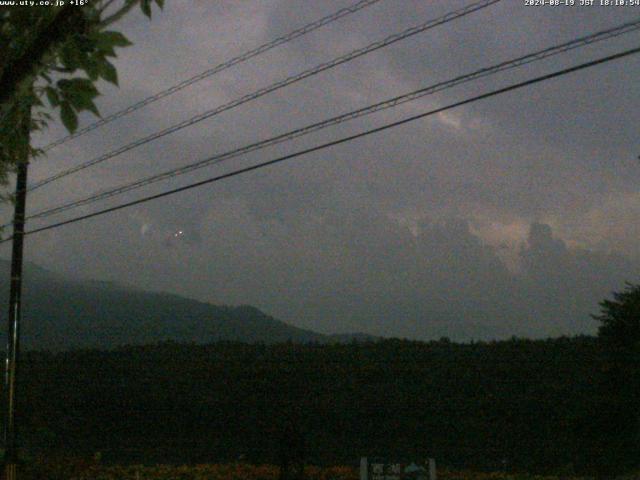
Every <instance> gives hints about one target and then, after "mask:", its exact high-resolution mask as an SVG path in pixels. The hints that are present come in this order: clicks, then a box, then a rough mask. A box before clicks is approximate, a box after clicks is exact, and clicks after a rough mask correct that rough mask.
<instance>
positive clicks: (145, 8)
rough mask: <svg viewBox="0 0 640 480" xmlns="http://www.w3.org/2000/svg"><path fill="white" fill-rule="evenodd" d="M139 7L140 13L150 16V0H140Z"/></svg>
mask: <svg viewBox="0 0 640 480" xmlns="http://www.w3.org/2000/svg"><path fill="white" fill-rule="evenodd" d="M140 9H141V10H142V13H144V14H145V15H146V16H147V17H149V18H151V0H141V2H140Z"/></svg>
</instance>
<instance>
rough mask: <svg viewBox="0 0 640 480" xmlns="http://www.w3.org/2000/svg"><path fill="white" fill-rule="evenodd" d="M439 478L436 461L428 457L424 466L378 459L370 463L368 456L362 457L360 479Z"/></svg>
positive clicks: (404, 479) (433, 479) (416, 479)
mask: <svg viewBox="0 0 640 480" xmlns="http://www.w3.org/2000/svg"><path fill="white" fill-rule="evenodd" d="M426 479H428V480H437V473H436V461H435V459H433V458H429V459H427V461H426V462H424V466H422V465H419V464H416V463H411V464H409V465H406V464H400V463H392V462H390V461H389V460H376V461H372V462H371V463H369V458H368V457H361V458H360V480H426Z"/></svg>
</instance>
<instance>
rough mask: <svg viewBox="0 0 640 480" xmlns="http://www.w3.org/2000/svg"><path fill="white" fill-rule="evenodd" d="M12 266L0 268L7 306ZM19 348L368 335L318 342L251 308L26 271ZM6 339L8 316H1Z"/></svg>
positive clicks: (1, 291)
mask: <svg viewBox="0 0 640 480" xmlns="http://www.w3.org/2000/svg"><path fill="white" fill-rule="evenodd" d="M9 266H10V264H9V263H8V262H6V261H4V260H2V261H0V275H2V279H1V280H0V294H1V295H2V298H3V300H4V302H5V303H3V305H5V304H6V299H7V298H8V288H7V284H8V283H7V279H8V278H9ZM24 285H25V286H24V305H23V323H22V342H23V343H22V344H23V346H25V347H26V348H28V349H49V350H60V349H67V348H78V347H79V348H84V347H100V348H110V347H114V346H119V345H127V344H149V343H157V342H160V341H176V342H197V343H208V342H213V341H216V340H238V341H244V342H251V343H252V342H265V343H274V342H284V341H289V340H291V341H294V342H322V343H326V342H333V341H349V340H351V338H356V339H358V338H371V337H368V336H366V335H362V334H356V335H354V336H353V337H352V336H351V335H336V336H331V335H322V334H319V333H316V332H313V331H310V330H304V329H301V328H297V327H294V326H292V325H288V324H286V323H284V322H281V321H279V320H277V319H275V318H273V317H271V316H269V315H267V314H265V313H263V312H262V311H260V310H258V309H257V308H254V307H251V306H237V307H232V306H216V305H210V304H206V303H202V302H198V301H196V300H191V299H187V298H184V297H180V296H178V295H172V294H167V293H154V292H145V291H141V290H137V289H133V288H131V287H127V286H123V285H119V284H116V283H111V282H99V281H78V280H70V279H68V278H65V277H64V276H61V275H58V274H55V273H52V272H49V271H47V270H45V269H43V268H40V267H38V266H37V265H34V264H26V265H25V282H24ZM0 318H1V321H2V322H3V323H2V335H3V341H4V338H6V337H4V332H5V331H6V308H3V309H2V314H1V315H0Z"/></svg>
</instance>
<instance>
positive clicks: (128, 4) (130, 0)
mask: <svg viewBox="0 0 640 480" xmlns="http://www.w3.org/2000/svg"><path fill="white" fill-rule="evenodd" d="M138 3H140V0H126V1H125V3H124V5H123V6H122V7H121V8H120V10H117V11H116V12H114V13H113V14H112V15H110V16H108V17H107V18H105V19H104V20H103V21H101V22H100V25H99V27H98V28H104V27H107V26H109V25H111V24H112V23H115V22H117V21H118V20H120V19H121V18H122V17H124V16H125V15H126V14H127V13H129V11H130V10H131V9H132V8H133V7H135V6H136V5H137V4H138Z"/></svg>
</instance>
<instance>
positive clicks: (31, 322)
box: [0, 221, 638, 350]
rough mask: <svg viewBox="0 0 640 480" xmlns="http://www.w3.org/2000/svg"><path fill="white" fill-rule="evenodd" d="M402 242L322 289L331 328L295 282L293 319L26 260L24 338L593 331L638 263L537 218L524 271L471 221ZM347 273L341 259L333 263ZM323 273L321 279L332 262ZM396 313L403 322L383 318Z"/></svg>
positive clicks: (57, 344) (0, 267)
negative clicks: (602, 305) (313, 314)
mask: <svg viewBox="0 0 640 480" xmlns="http://www.w3.org/2000/svg"><path fill="white" fill-rule="evenodd" d="M369 229H370V235H369V238H370V239H371V241H374V239H375V241H377V242H382V241H389V240H390V238H388V237H385V235H384V230H382V228H381V225H380V224H376V223H374V222H372V223H370V224H369ZM396 242H397V243H398V244H394V245H391V246H390V247H389V248H388V249H387V255H386V256H376V257H372V256H367V253H366V248H367V246H366V245H360V247H362V248H365V250H362V251H359V250H358V248H355V249H354V251H353V252H352V253H354V254H357V255H355V256H354V257H353V258H352V259H351V261H357V259H358V258H360V259H362V260H364V259H366V260H367V262H366V263H361V268H360V269H359V270H358V272H359V274H358V276H354V277H351V279H350V278H349V277H347V276H346V275H347V272H346V271H343V272H342V276H341V278H342V280H341V282H343V283H344V282H346V283H349V281H351V282H352V283H354V284H355V282H358V281H359V279H360V280H361V279H367V280H368V281H367V283H363V284H361V286H360V288H362V289H365V290H364V293H363V294H361V295H354V291H353V290H351V289H348V288H345V289H343V290H340V291H334V292H333V296H331V297H330V298H327V296H326V295H325V294H326V291H322V290H318V292H317V295H318V297H319V298H320V299H321V300H319V301H325V302H326V301H330V302H332V304H333V305H335V308H334V310H333V311H334V312H335V317H334V322H333V323H334V324H335V325H336V329H335V330H334V331H333V332H326V330H325V332H324V333H318V332H316V331H314V330H313V329H305V328H301V327H302V325H304V321H305V318H304V311H303V310H301V309H300V308H299V305H296V302H297V299H296V298H295V296H294V294H293V293H291V294H288V295H283V297H282V298H281V299H280V300H279V301H280V302H281V303H283V304H285V303H286V302H290V303H291V305H292V308H291V310H292V312H299V315H300V318H299V320H298V321H290V323H289V322H288V323H285V322H282V321H280V320H277V319H276V318H273V317H272V316H270V315H268V314H265V313H264V312H263V311H261V310H260V309H258V308H255V307H251V306H236V307H232V306H217V305H213V304H211V303H206V302H200V301H197V300H193V299H189V298H185V297H182V296H179V295H175V294H168V293H154V292H149V291H143V290H139V289H136V288H134V287H129V286H125V285H123V284H119V283H118V282H99V281H91V280H78V279H71V278H70V277H68V276H65V275H61V274H56V273H52V272H50V271H48V270H45V269H42V268H40V267H38V266H36V265H33V264H27V265H26V267H25V276H26V278H25V283H24V322H23V330H22V333H23V339H24V340H23V341H24V345H25V346H26V347H27V348H44V349H54V350H57V349H64V348H70V347H101V348H108V347H112V346H117V345H123V344H144V343H156V342H159V341H166V340H172V341H177V342H198V343H207V342H212V341H216V340H240V341H246V342H266V343H272V342H280V341H287V340H292V341H294V342H309V341H317V342H330V341H350V340H351V339H353V338H356V339H362V338H370V337H367V334H372V335H373V334H381V335H383V336H396V337H406V338H415V339H438V338H440V337H442V336H447V337H450V338H451V339H452V340H455V341H469V340H472V339H476V340H488V339H502V338H509V337H511V336H513V335H516V336H521V337H532V338H540V337H546V336H559V335H576V334H593V333H595V331H596V327H597V324H596V322H595V321H594V320H593V319H592V318H591V317H590V314H592V313H596V312H597V310H598V302H600V301H601V300H602V299H604V298H605V297H607V296H608V295H609V294H610V293H611V292H612V291H614V290H620V289H622V288H623V287H624V282H625V281H634V280H635V278H637V274H636V272H637V271H638V266H637V265H636V264H635V263H634V262H633V261H631V260H629V259H628V258H625V257H623V256H620V255H613V254H604V253H598V252H593V251H588V250H585V249H580V248H577V247H569V246H567V244H566V243H565V242H564V241H563V240H562V239H560V238H557V237H555V236H554V235H553V232H552V231H551V228H550V227H549V226H548V225H545V224H533V225H532V226H531V228H530V232H529V236H528V240H527V243H526V245H522V246H521V248H520V250H519V255H518V259H517V260H518V267H517V269H516V270H514V269H509V268H507V266H506V263H505V261H503V259H501V258H500V256H499V254H500V249H499V248H496V247H491V246H489V245H486V244H484V243H483V242H482V241H481V240H480V239H479V238H478V237H477V236H476V235H474V234H473V233H472V232H471V230H470V227H469V225H468V224H467V223H465V222H462V221H450V222H445V223H440V224H438V223H432V224H429V225H424V226H423V227H422V229H421V232H420V234H419V235H417V236H416V237H415V238H413V241H412V237H411V236H410V235H407V236H405V237H400V238H396ZM356 247H357V246H356ZM449 252H453V254H451V253H449ZM347 268H348V267H347ZM354 271H355V270H354ZM339 273H341V272H340V267H336V270H335V272H334V274H339ZM317 275H318V277H319V278H321V277H322V271H319V273H317ZM8 278H9V264H8V262H6V261H0V295H2V299H3V302H4V305H5V307H3V308H2V309H1V310H0V315H1V317H0V318H1V319H2V322H3V327H2V330H5V328H6V327H5V326H4V325H5V323H4V322H5V319H6V299H7V298H8V292H7V279H8ZM385 278H386V279H387V281H386V282H385ZM334 290H335V289H334ZM347 306H350V308H348V309H347ZM341 312H343V313H341ZM344 312H346V314H345V313H344ZM347 316H350V317H349V318H348V317H347ZM289 318H291V315H290V316H289ZM294 318H295V317H294ZM353 318H357V319H358V320H359V321H358V325H359V326H361V327H362V328H354V329H353V330H354V331H357V332H366V333H364V334H356V335H354V334H351V333H346V334H342V335H336V333H342V332H344V327H343V328H342V329H340V328H339V327H341V326H343V325H344V324H345V323H346V324H347V325H348V324H350V323H353ZM389 318H394V319H395V322H394V324H391V325H389V324H384V326H383V323H382V322H386V320H388V319H389ZM345 319H346V321H345ZM381 327H383V328H381ZM394 327H395V328H394ZM381 330H382V332H381ZM331 334H334V335H331Z"/></svg>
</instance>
